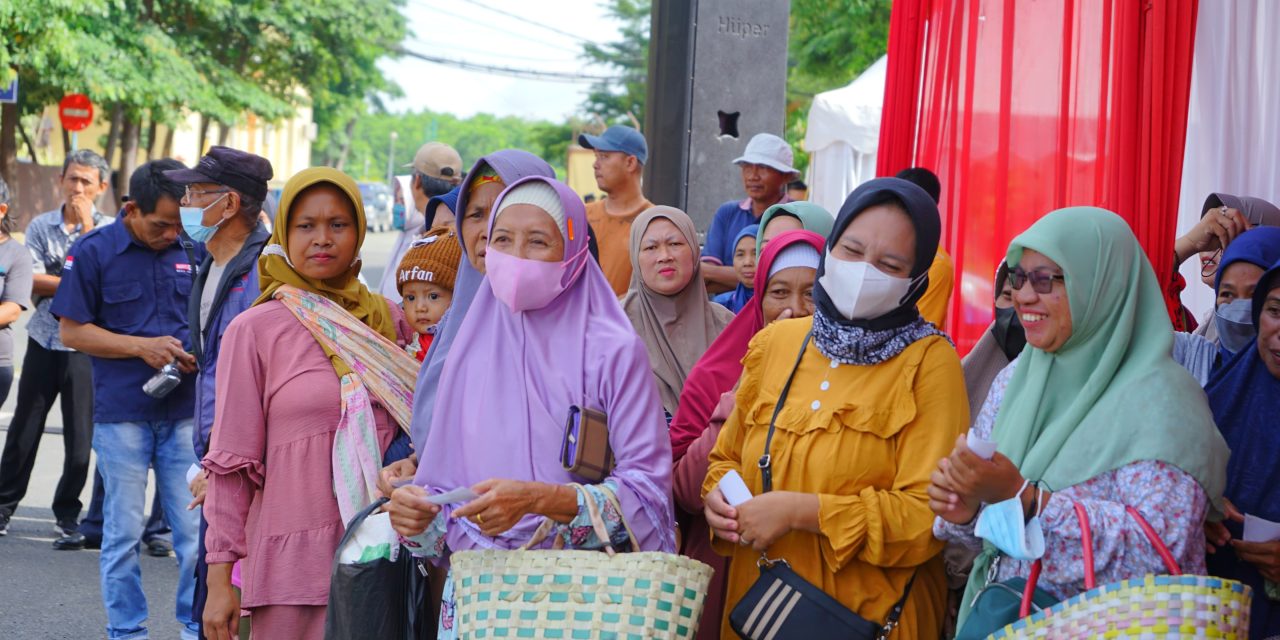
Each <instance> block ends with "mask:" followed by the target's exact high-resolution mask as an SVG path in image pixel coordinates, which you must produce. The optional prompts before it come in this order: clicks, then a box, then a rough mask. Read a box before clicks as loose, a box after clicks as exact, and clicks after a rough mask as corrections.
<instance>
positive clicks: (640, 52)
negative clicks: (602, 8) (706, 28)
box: [582, 0, 651, 124]
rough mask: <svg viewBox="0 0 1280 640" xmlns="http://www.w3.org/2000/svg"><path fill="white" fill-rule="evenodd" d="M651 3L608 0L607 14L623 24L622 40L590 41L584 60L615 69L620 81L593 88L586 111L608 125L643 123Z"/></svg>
mask: <svg viewBox="0 0 1280 640" xmlns="http://www.w3.org/2000/svg"><path fill="white" fill-rule="evenodd" d="M650 7H651V2H650V0H609V2H608V5H607V7H606V8H607V13H608V16H609V17H610V18H612V19H613V20H616V21H619V22H621V23H622V33H621V38H620V39H619V40H617V41H614V42H609V43H605V44H596V43H592V42H588V43H586V44H584V45H583V47H582V57H583V59H584V60H587V61H589V62H593V63H596V64H600V65H604V66H606V67H610V68H612V69H613V70H614V71H615V72H616V73H617V79H616V80H613V81H610V82H597V83H595V84H593V85H591V91H590V93H588V94H587V99H586V102H584V103H583V105H582V108H583V110H584V111H585V112H586V113H588V114H590V115H598V116H600V117H601V118H603V119H604V120H605V122H607V123H609V124H615V123H617V124H632V120H631V116H634V117H635V122H644V101H645V94H646V90H645V83H646V82H647V81H648V74H649V13H650Z"/></svg>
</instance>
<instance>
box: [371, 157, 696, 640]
mask: <svg viewBox="0 0 1280 640" xmlns="http://www.w3.org/2000/svg"><path fill="white" fill-rule="evenodd" d="M493 211H494V214H493V216H492V218H491V220H490V222H489V233H488V244H487V247H486V252H485V266H486V276H485V279H484V280H483V281H482V282H481V283H480V286H479V288H478V290H477V291H476V293H475V298H474V300H473V301H472V303H471V309H470V311H469V312H468V313H467V316H466V319H465V320H464V321H463V322H462V325H461V327H460V328H459V330H458V334H457V340H458V341H459V343H460V344H466V345H467V352H466V357H455V358H449V359H448V360H447V361H446V362H445V365H444V369H443V373H442V374H441V376H440V386H439V388H438V389H437V393H436V399H435V406H434V411H433V413H432V420H431V428H430V431H429V433H428V434H427V437H426V440H425V442H424V443H423V446H422V447H421V448H420V451H419V459H420V460H419V467H418V472H417V475H416V477H415V481H414V483H413V484H411V485H406V486H404V487H401V488H399V489H397V490H396V491H395V492H394V493H393V495H392V501H391V504H390V507H389V509H388V510H389V511H390V512H391V521H392V524H393V526H394V527H395V528H396V530H397V531H398V532H399V533H400V534H401V536H403V537H404V542H405V545H406V547H408V548H409V549H410V551H411V552H412V553H414V555H417V556H420V557H431V558H438V559H440V560H441V562H444V563H447V560H448V556H449V554H450V553H452V552H454V551H461V550H468V549H516V548H519V547H520V546H522V545H524V544H525V543H527V542H529V540H530V539H531V538H532V537H533V535H534V532H535V530H536V529H537V528H538V526H539V524H541V522H542V521H543V520H544V519H546V518H550V519H552V520H554V521H555V522H557V523H558V527H557V528H556V531H557V534H558V535H559V536H560V537H561V538H562V539H563V542H564V543H565V545H566V546H567V547H569V548H577V549H584V548H586V549H590V548H600V547H602V546H603V545H604V543H605V541H603V540H600V539H599V538H598V537H597V536H596V534H595V533H594V532H593V530H592V527H591V524H590V518H589V517H588V516H587V502H586V501H587V500H592V501H594V502H595V504H596V505H597V506H598V507H600V509H601V512H602V513H603V514H604V518H605V521H606V523H607V525H608V529H609V537H610V539H611V541H612V543H613V544H615V545H618V544H621V543H622V542H625V541H626V539H627V537H628V534H627V532H626V529H625V527H623V526H622V520H623V519H625V521H626V523H627V524H629V525H630V527H631V530H632V531H633V532H634V535H635V537H636V540H635V542H636V543H638V545H639V546H640V548H641V549H643V550H646V551H667V552H673V551H674V549H675V518H674V515H673V512H672V506H671V497H670V496H671V445H670V440H669V438H668V437H667V435H666V423H665V421H664V420H663V412H662V405H661V403H660V402H659V399H658V392H657V387H656V386H655V384H654V381H653V376H652V375H651V374H650V372H649V359H648V355H647V353H646V351H645V346H644V343H643V342H642V341H641V340H640V338H639V337H638V336H636V334H635V331H634V330H633V329H632V327H631V323H630V321H629V320H627V316H626V315H625V314H624V313H623V311H622V308H621V306H620V305H619V304H618V299H617V297H616V296H615V295H614V293H613V290H612V288H611V287H610V285H609V282H608V281H607V280H606V279H605V277H604V274H603V273H602V272H601V271H600V267H599V266H598V265H597V264H596V262H595V261H594V260H592V259H591V257H590V255H589V253H588V250H587V244H588V238H587V235H588V234H587V231H586V230H587V218H586V211H585V209H584V207H583V204H582V201H581V200H580V199H579V198H578V196H577V195H576V194H575V193H574V192H573V191H572V190H570V189H569V188H568V187H567V186H565V185H564V184H561V183H560V182H557V181H555V180H553V179H549V178H545V177H540V176H530V177H527V178H524V179H521V180H519V181H517V182H515V183H514V184H512V185H511V186H509V187H508V188H507V189H506V191H504V192H503V193H502V194H501V195H500V196H499V197H498V199H497V202H496V203H495V204H494V207H493ZM574 406H579V407H585V408H589V409H595V410H599V411H602V412H603V413H604V414H605V415H606V416H607V417H608V423H609V442H610V445H611V447H612V449H613V453H614V456H615V459H616V463H615V465H614V468H613V471H612V472H611V474H610V475H609V476H608V477H607V478H605V479H604V480H603V481H602V482H601V483H600V484H596V485H591V484H586V483H585V481H584V480H583V478H580V477H578V476H575V475H573V474H571V473H570V472H568V471H566V470H565V469H564V468H563V467H562V466H561V462H560V444H561V441H562V439H563V436H564V425H565V421H566V418H567V417H568V415H569V411H570V408H571V407H574ZM570 483H582V484H583V488H582V489H575V488H574V487H571V486H569V485H570ZM464 487H469V488H471V490H472V491H474V492H475V493H477V494H479V496H480V497H478V498H476V499H474V500H471V501H470V502H467V503H466V504H446V505H444V506H436V505H434V504H432V503H430V502H427V501H426V500H425V498H426V497H428V496H431V495H439V494H444V493H446V492H450V491H452V490H454V489H457V488H464ZM605 491H610V492H612V493H614V494H615V495H616V496H617V498H618V502H619V504H620V505H621V508H622V509H621V510H622V513H618V512H617V511H616V510H615V509H614V508H612V507H611V506H609V503H608V501H607V500H606V499H604V493H605ZM551 544H552V542H551V540H546V541H544V542H543V543H542V544H541V545H539V548H548V547H550V546H551ZM451 603H452V593H451V589H450V586H449V585H446V591H445V596H444V605H443V606H442V607H441V636H440V637H442V638H447V637H452V635H453V633H454V632H455V630H454V629H453V625H452V619H451V613H452V611H453V607H452V604H451Z"/></svg>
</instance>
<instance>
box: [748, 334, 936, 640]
mask: <svg viewBox="0 0 1280 640" xmlns="http://www.w3.org/2000/svg"><path fill="white" fill-rule="evenodd" d="M812 337H813V334H812V333H810V334H809V335H806V336H805V337H804V344H802V345H800V355H799V356H797V357H796V363H795V365H793V366H792V367H791V374H790V375H788V376H787V382H786V384H784V385H783V386H782V395H781V396H780V397H779V398H778V404H777V405H776V406H774V408H773V417H772V418H770V419H769V433H768V435H767V436H765V441H764V455H762V456H760V462H759V466H760V475H761V478H762V479H763V483H764V492H765V493H768V492H769V491H772V490H773V459H772V458H770V457H769V449H770V446H771V445H772V444H773V431H774V423H775V422H776V421H777V420H778V413H779V412H780V411H782V406H783V405H784V404H786V402H787V394H788V393H789V392H790V391H791V381H792V380H794V379H795V377H796V370H797V369H799V368H800V361H801V360H803V359H804V352H805V349H808V348H809V340H810V339H811V338H812ZM756 566H757V567H759V568H760V577H759V578H758V579H756V581H755V584H753V585H751V588H750V589H748V590H747V593H746V595H744V596H743V597H742V600H740V601H738V604H737V605H735V606H734V607H733V611H732V612H730V613H729V625H730V626H732V627H733V630H734V631H735V632H737V634H738V635H739V636H741V637H743V638H747V639H748V640H763V639H764V638H805V639H806V640H826V639H827V638H830V639H832V640H836V639H837V638H838V639H840V640H877V639H883V638H888V637H889V634H890V633H892V632H893V630H894V628H895V627H897V626H898V620H899V618H901V617H902V609H903V607H904V606H906V603H907V596H909V595H910V594H911V585H912V584H914V583H915V581H916V577H915V574H912V576H911V579H910V580H908V581H907V586H906V588H905V589H903V592H902V597H901V598H898V601H897V602H895V603H894V604H893V609H892V610H890V611H889V618H888V619H887V620H885V622H884V624H876V623H874V622H871V621H870V620H867V619H866V618H863V617H862V616H860V615H858V614H857V613H855V612H853V611H850V610H849V609H848V607H845V606H844V605H842V604H840V602H838V601H837V600H836V599H835V598H832V597H831V596H829V595H827V594H826V593H824V592H823V591H822V589H819V588H818V587H815V586H813V585H812V584H810V583H809V582H808V581H807V580H805V579H804V578H801V577H800V575H799V574H797V573H796V572H795V571H793V570H792V569H791V565H790V564H788V563H787V561H786V560H784V559H778V560H771V559H769V558H768V556H765V555H761V556H760V560H759V561H757V562H756Z"/></svg>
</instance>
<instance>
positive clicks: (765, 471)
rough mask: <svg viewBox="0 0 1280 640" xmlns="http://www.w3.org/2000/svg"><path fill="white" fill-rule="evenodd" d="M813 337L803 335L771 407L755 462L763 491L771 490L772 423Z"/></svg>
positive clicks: (810, 333) (776, 418) (789, 390)
mask: <svg viewBox="0 0 1280 640" xmlns="http://www.w3.org/2000/svg"><path fill="white" fill-rule="evenodd" d="M811 338H813V330H810V331H809V333H806V334H805V336H804V344H802V345H800V353H799V355H797V356H796V363H795V364H794V365H791V373H790V374H788V375H787V382H786V384H784V385H782V394H781V395H779V396H778V403H777V404H776V405H774V407H773V416H772V417H770V418H769V433H768V435H766V436H765V438H764V455H762V456H760V461H759V462H757V463H756V464H757V465H758V466H759V467H760V480H761V484H763V485H764V493H769V492H770V491H773V458H772V457H770V455H769V451H770V447H772V446H773V431H774V423H776V422H777V420H778V413H780V412H781V411H782V406H783V405H784V404H786V403H787V394H789V393H791V381H792V380H795V378H796V371H797V370H798V369H799V368H800V361H801V360H804V352H805V350H806V349H808V348H809V340H810V339H811Z"/></svg>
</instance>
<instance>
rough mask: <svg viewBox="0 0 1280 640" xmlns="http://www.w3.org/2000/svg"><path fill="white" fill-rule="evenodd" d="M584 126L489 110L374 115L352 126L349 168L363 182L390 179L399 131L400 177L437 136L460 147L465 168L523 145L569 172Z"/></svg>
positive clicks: (395, 163) (397, 164)
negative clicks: (569, 155) (465, 114)
mask: <svg viewBox="0 0 1280 640" xmlns="http://www.w3.org/2000/svg"><path fill="white" fill-rule="evenodd" d="M580 128H581V123H580V122H578V121H574V120H571V121H569V122H567V123H555V122H549V121H545V120H525V119H522V118H516V117H512V116H506V117H498V116H494V115H491V114H487V113H480V114H476V115H474V116H471V117H469V118H459V117H457V116H455V115H452V114H448V113H437V112H433V111H426V110H423V111H411V112H407V113H372V114H369V115H366V116H363V117H361V118H359V119H358V120H357V121H356V123H355V125H354V127H352V136H351V139H352V143H351V150H350V158H349V160H348V163H347V167H346V170H347V172H349V173H350V174H351V175H353V176H356V177H358V178H359V179H361V180H370V181H382V180H385V179H386V172H387V151H388V150H389V149H390V148H391V133H392V132H393V131H394V132H395V133H396V143H395V157H394V158H393V159H392V160H391V164H392V166H393V167H394V168H395V173H396V174H398V175H404V174H407V173H409V171H410V170H409V169H407V168H403V167H404V165H406V164H409V163H410V162H412V161H413V154H414V153H415V152H417V150H418V147H419V146H421V145H422V144H423V143H425V142H429V141H431V140H440V141H443V142H447V143H449V144H450V145H452V146H453V147H454V148H455V149H457V150H458V154H459V155H461V156H462V161H463V165H464V169H470V165H471V164H472V163H474V162H475V161H476V160H477V159H478V158H479V157H480V156H483V155H484V154H486V153H491V152H493V151H497V150H498V149H506V148H519V149H526V150H528V151H529V152H531V153H533V154H535V155H537V156H539V157H541V158H543V159H545V160H546V161H547V162H548V163H549V164H550V165H551V166H552V167H554V168H555V169H556V171H557V173H559V174H561V175H563V174H564V167H565V157H566V152H567V149H568V146H569V143H570V142H571V141H572V140H573V138H574V135H575V133H576V132H577V131H578V130H579V129H580Z"/></svg>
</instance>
